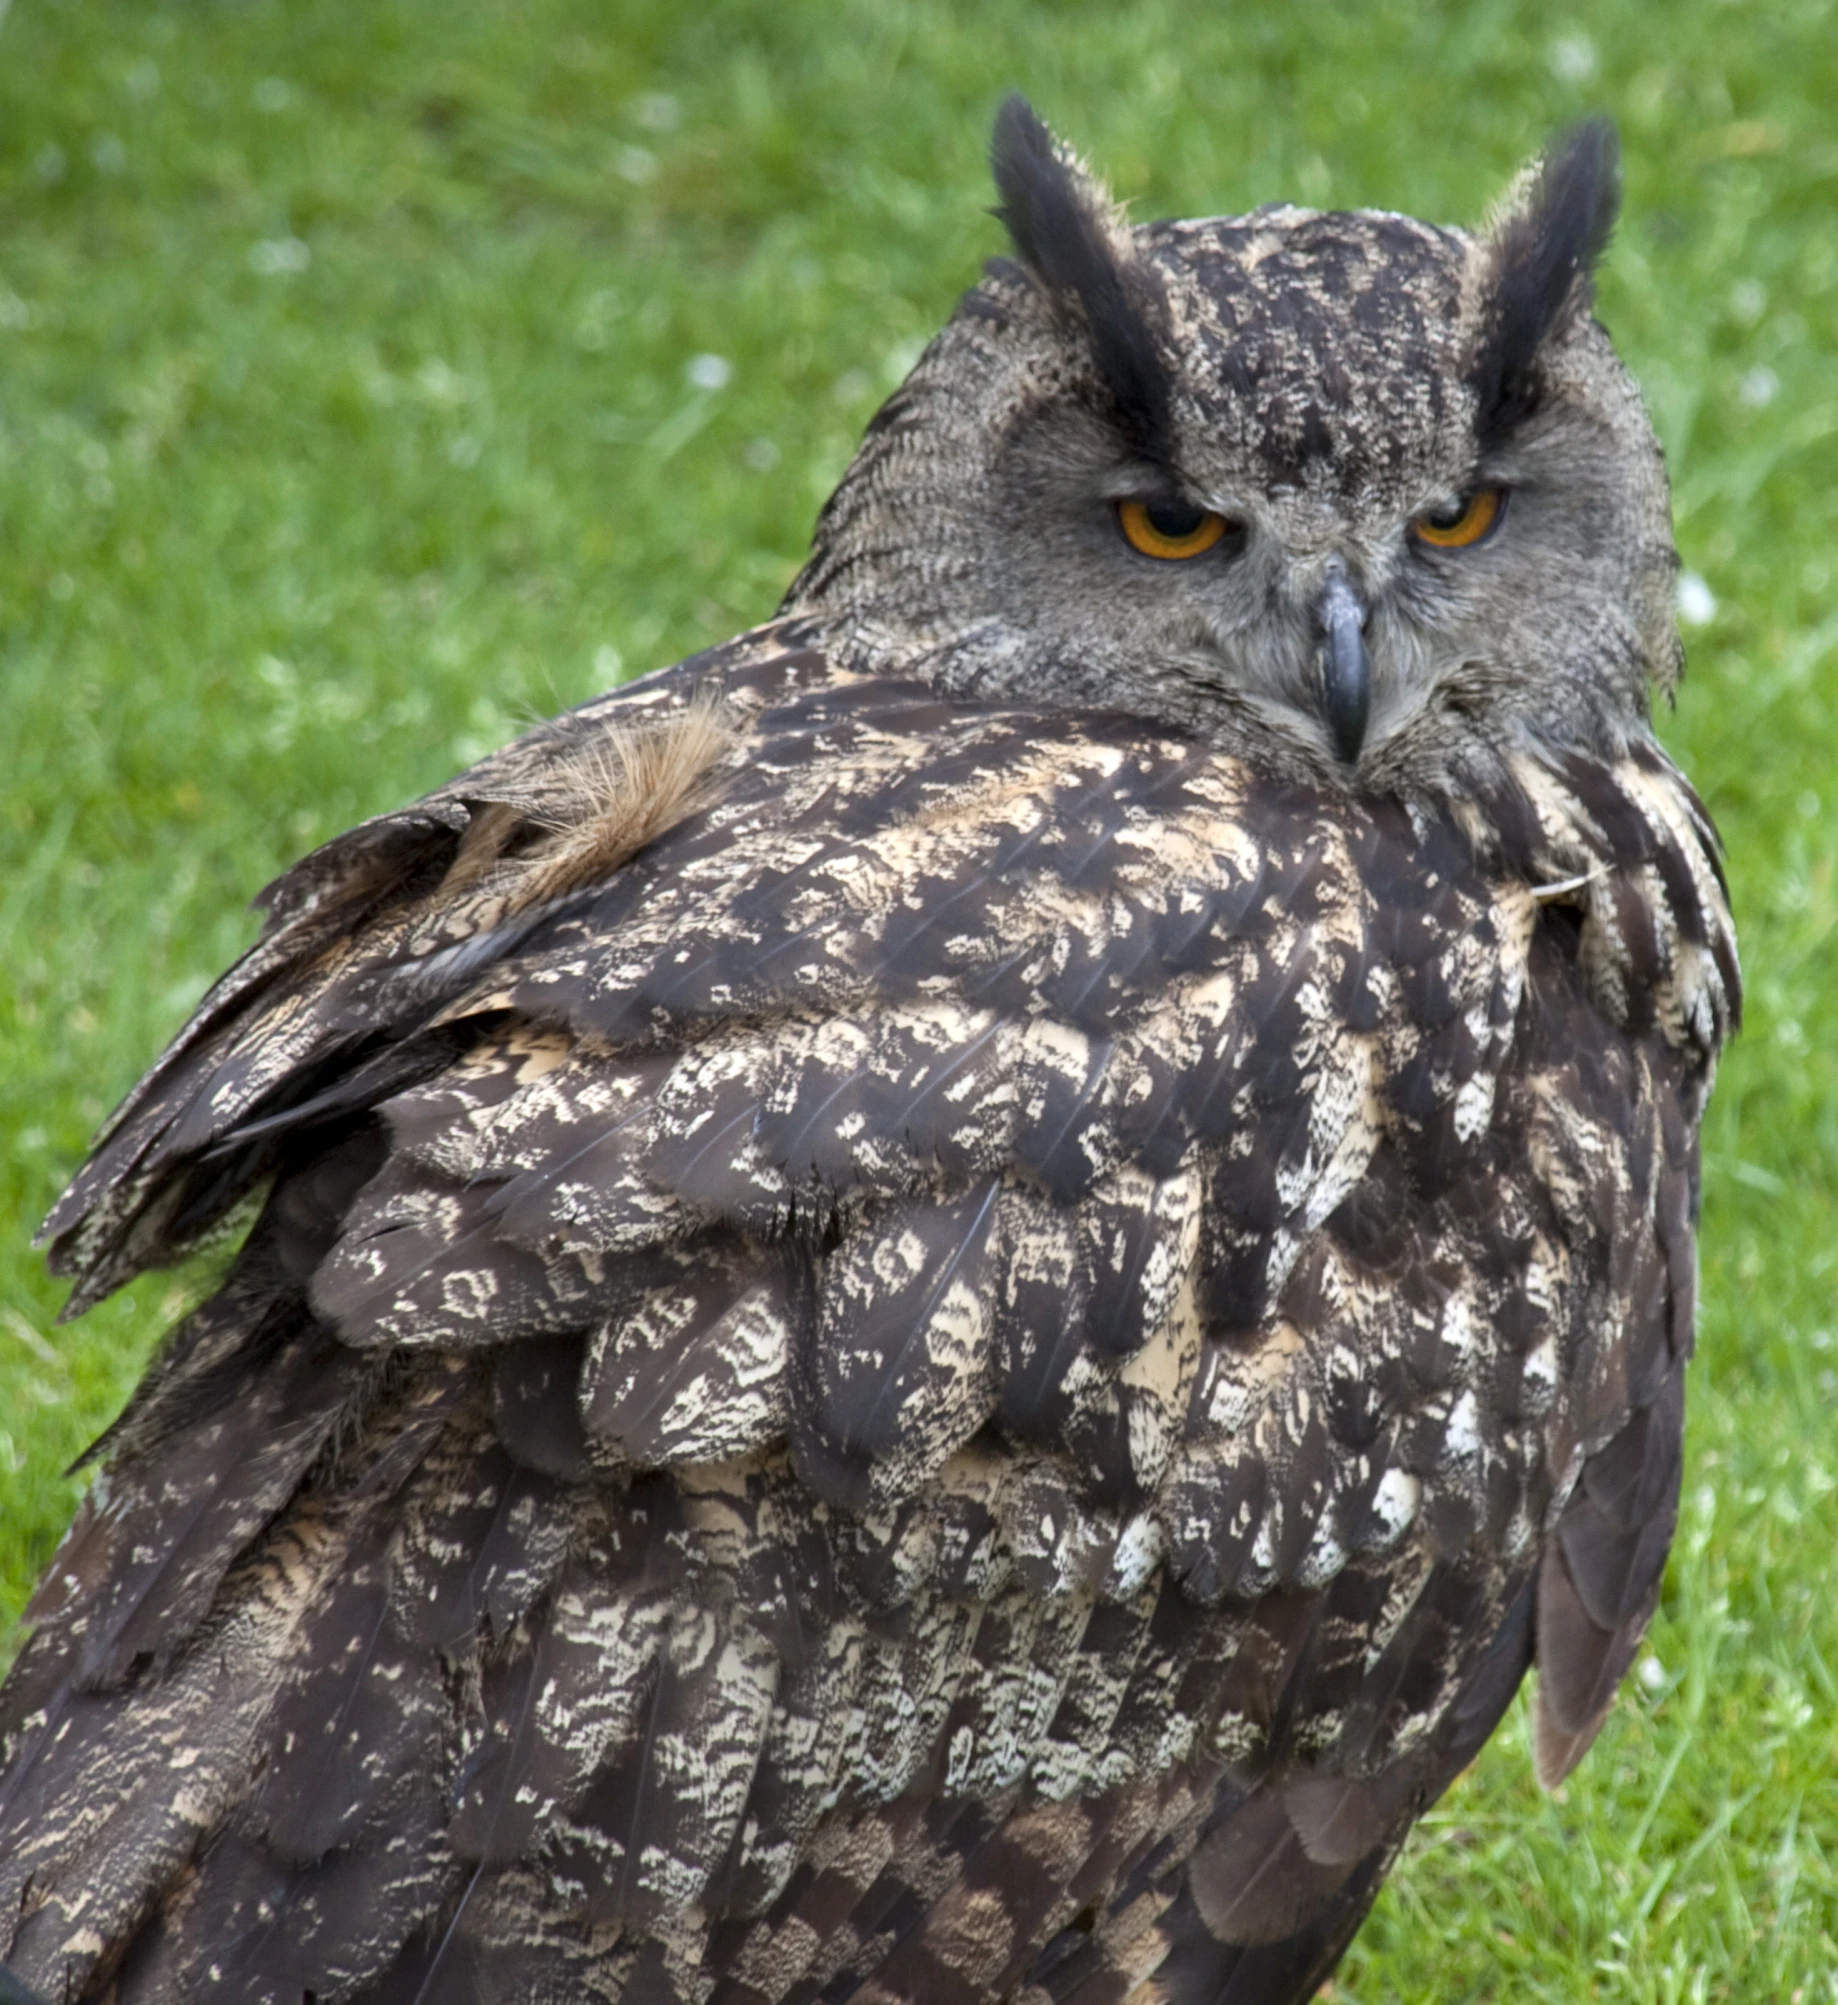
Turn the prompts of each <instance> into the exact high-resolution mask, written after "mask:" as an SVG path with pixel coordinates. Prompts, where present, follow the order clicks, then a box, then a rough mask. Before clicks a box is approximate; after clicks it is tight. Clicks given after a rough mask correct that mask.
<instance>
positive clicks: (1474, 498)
mask: <svg viewBox="0 0 1838 2005" xmlns="http://www.w3.org/2000/svg"><path fill="white" fill-rule="evenodd" d="M1505 500H1506V495H1505V493H1504V491H1503V490H1502V489H1500V488H1497V487H1477V488H1476V489H1475V490H1474V492H1473V493H1472V494H1464V495H1463V496H1462V498H1461V499H1460V500H1459V501H1458V502H1457V503H1456V504H1455V506H1454V507H1453V508H1433V509H1431V510H1429V512H1428V513H1427V514H1424V515H1419V516H1418V517H1417V519H1416V520H1415V521H1414V522H1413V523H1412V524H1411V525H1410V533H1411V534H1412V535H1413V536H1414V537H1415V538H1416V539H1417V541H1418V542H1419V543H1428V544H1429V545H1430V546H1431V547H1432V548H1433V549H1437V550H1466V549H1468V548H1470V547H1471V546H1472V545H1473V544H1476V543H1478V542H1479V541H1480V540H1481V538H1482V537H1483V536H1485V535H1486V534H1487V532H1488V531H1489V530H1490V529H1492V527H1493V525H1494V524H1495V523H1496V522H1498V521H1499V519H1500V509H1501V507H1502V506H1503V505H1504V503H1505Z"/></svg>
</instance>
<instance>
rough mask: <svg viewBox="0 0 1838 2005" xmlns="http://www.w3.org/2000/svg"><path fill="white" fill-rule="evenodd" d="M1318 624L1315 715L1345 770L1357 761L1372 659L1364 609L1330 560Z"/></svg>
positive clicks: (1340, 569) (1342, 568) (1363, 734)
mask: <svg viewBox="0 0 1838 2005" xmlns="http://www.w3.org/2000/svg"><path fill="white" fill-rule="evenodd" d="M1317 610H1318V616H1319V618H1320V621H1321V715H1322V716H1323V718H1325V719H1326V721H1327V728H1328V735H1329V737H1331V738H1332V739H1333V741H1334V750H1335V751H1336V752H1338V753H1339V754H1340V756H1341V758H1342V760H1343V761H1344V762H1345V763H1346V764H1347V765H1349V766H1352V765H1356V764H1358V762H1359V748H1360V747H1361V746H1362V745H1363V744H1364V743H1365V742H1366V722H1367V719H1368V718H1369V717H1370V716H1371V714H1372V657H1371V655H1369V654H1368V653H1367V652H1366V608H1365V606H1364V604H1363V603H1362V602H1361V600H1360V596H1359V594H1358V593H1357V592H1356V591H1355V590H1354V589H1353V581H1352V580H1351V579H1350V578H1349V577H1348V576H1347V567H1346V566H1345V565H1344V564H1343V563H1342V562H1341V561H1340V559H1339V558H1338V557H1331V558H1329V560H1328V566H1327V581H1326V583H1325V584H1324V585H1323V586H1322V588H1321V600H1320V605H1319V607H1318V609H1317Z"/></svg>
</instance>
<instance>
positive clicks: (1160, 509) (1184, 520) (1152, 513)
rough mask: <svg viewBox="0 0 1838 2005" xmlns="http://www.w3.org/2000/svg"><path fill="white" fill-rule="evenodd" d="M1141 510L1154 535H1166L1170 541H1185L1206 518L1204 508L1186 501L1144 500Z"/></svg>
mask: <svg viewBox="0 0 1838 2005" xmlns="http://www.w3.org/2000/svg"><path fill="white" fill-rule="evenodd" d="M1142 512H1143V514H1145V515H1146V516H1147V517H1148V518H1149V527H1150V528H1151V529H1153V530H1154V531H1155V533H1156V535H1157V536H1165V537H1167V539H1168V541H1169V542H1170V543H1183V542H1185V541H1186V540H1187V538H1188V537H1189V536H1191V535H1193V534H1194V532H1195V531H1196V530H1197V529H1198V528H1199V526H1200V524H1201V523H1202V522H1204V521H1205V520H1206V510H1205V509H1203V508H1195V507H1194V506H1193V504H1192V503H1191V502H1187V501H1145V502H1144V503H1143V505H1142Z"/></svg>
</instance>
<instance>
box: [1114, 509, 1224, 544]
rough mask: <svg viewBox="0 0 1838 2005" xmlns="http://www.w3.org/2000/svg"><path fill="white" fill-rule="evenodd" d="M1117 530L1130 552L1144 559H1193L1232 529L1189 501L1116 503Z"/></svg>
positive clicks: (1222, 519)
mask: <svg viewBox="0 0 1838 2005" xmlns="http://www.w3.org/2000/svg"><path fill="white" fill-rule="evenodd" d="M1117 526H1118V527H1119V528H1120V529H1121V530H1122V531H1123V535H1124V540H1125V541H1126V542H1127V543H1128V544H1129V546H1130V548H1131V549H1132V550H1140V551H1141V552H1142V554H1143V555H1144V556H1145V557H1172V558H1179V557H1197V556H1199V555H1200V553H1201V552H1202V551H1203V550H1210V549H1211V548H1212V547H1213V545H1214V544H1215V543H1217V542H1219V541H1220V540H1221V538H1223V537H1224V535H1225V533H1226V531H1227V530H1228V529H1230V528H1231V527H1232V524H1231V523H1229V522H1228V521H1227V520H1226V519H1225V517H1224V516H1223V515H1217V514H1215V513H1214V512H1213V510H1212V509H1210V508H1196V507H1195V506H1194V505H1193V503H1192V502H1190V501H1178V500H1155V501H1120V502H1118V504H1117Z"/></svg>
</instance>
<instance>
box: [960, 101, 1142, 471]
mask: <svg viewBox="0 0 1838 2005" xmlns="http://www.w3.org/2000/svg"><path fill="white" fill-rule="evenodd" d="M989 164H990V169H991V171H992V173H993V174H994V176H995V182H996V189H997V192H998V193H999V194H1000V195H1001V197H1002V206H1001V207H1000V208H999V209H997V211H996V214H997V215H998V216H999V217H1000V218H1001V219H1002V221H1003V222H1004V223H1005V224H1006V225H1007V226H1008V233H1009V236H1010V237H1011V238H1012V239H1013V241H1014V246H1015V252H1016V255H1017V256H1018V257H1019V258H1020V260H1021V262H1022V263H1023V265H1025V266H1026V267H1027V269H1028V271H1029V272H1031V273H1032V274H1033V276H1034V277H1035V278H1036V279H1037V280H1038V281H1039V282H1040V283H1041V284H1042V285H1043V286H1045V287H1046V288H1047V290H1048V291H1049V292H1051V293H1053V294H1054V295H1056V296H1057V297H1058V298H1060V299H1061V300H1071V301H1075V302H1076V303H1077V306H1078V308H1079V309H1080V312H1081V314H1082V316H1083V319H1084V323H1085V328H1086V331H1087V333H1088V335H1089V338H1090V341H1091V353H1092V359H1093V361H1094V362H1095V363H1096V364H1097V368H1098V374H1099V375H1100V377H1102V378H1103V381H1104V384H1105V387H1106V388H1107V389H1108V390H1109V391H1110V394H1111V399H1112V401H1113V403H1114V404H1115V406H1116V417H1117V421H1118V424H1119V427H1120V429H1121V430H1122V432H1123V434H1124V437H1125V438H1126V439H1127V440H1128V442H1129V444H1130V445H1131V446H1133V447H1134V448H1135V449H1136V451H1137V452H1139V453H1140V454H1141V455H1142V456H1143V458H1145V459H1146V460H1149V461H1151V462H1152V463H1154V464H1155V465H1158V466H1167V465H1169V464H1170V463H1171V460H1172V450H1171V448H1172V442H1173V426H1172V424H1171V422H1170V419H1169V405H1170V402H1171V400H1172V393H1171V388H1170V382H1169V371H1168V363H1167V359H1166V356H1165V354H1164V352H1163V348H1162V344H1161V342H1160V341H1159V340H1158V339H1157V338H1156V323H1157V322H1158V321H1159V320H1160V319H1161V318H1162V301H1161V297H1160V294H1159V293H1158V292H1157V291H1156V289H1155V284H1154V281H1153V279H1152V278H1151V277H1150V275H1149V274H1148V273H1147V272H1146V271H1145V270H1144V269H1143V267H1142V266H1141V265H1140V264H1138V263H1137V262H1136V261H1135V260H1134V259H1131V258H1128V257H1127V256H1126V255H1125V254H1124V253H1123V251H1122V250H1121V248H1120V246H1119V245H1118V243H1117V242H1116V240H1115V238H1114V236H1113V235H1112V233H1111V231H1110V230H1109V229H1108V228H1107V227H1106V224H1105V217H1104V206H1105V198H1104V196H1103V193H1102V191H1101V190H1100V189H1099V188H1097V186H1096V185H1095V184H1094V183H1092V182H1091V181H1090V180H1088V179H1087V178H1086V177H1085V176H1084V175H1083V174H1082V173H1080V171H1079V169H1078V167H1077V165H1076V163H1075V162H1073V161H1072V160H1071V159H1070V158H1069V157H1068V156H1067V155H1066V154H1065V153H1063V152H1062V151H1061V149H1060V148H1059V147H1058V146H1057V145H1056V144H1055V142H1054V139H1053V135H1052V133H1051V132H1049V131H1048V130H1047V128H1046V126H1045V125H1044V124H1042V122H1041V120H1040V119H1039V118H1038V117H1037V116H1036V115H1035V113H1034V110H1033V108H1032V107H1031V106H1030V105H1029V104H1028V102H1027V100H1026V99H1025V98H1022V97H1019V96H1016V97H1010V98H1009V99H1008V100H1007V101H1006V102H1005V103H1004V104H1003V106H1002V109H1001V111H1000V112H998V113H997V115H996V126H995V133H994V136H993V137H992V139H991V141H990V148H989Z"/></svg>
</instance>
